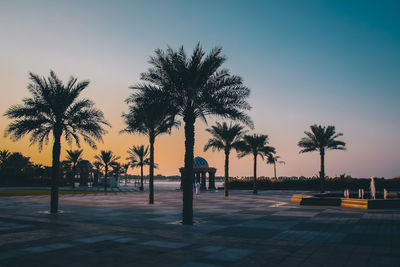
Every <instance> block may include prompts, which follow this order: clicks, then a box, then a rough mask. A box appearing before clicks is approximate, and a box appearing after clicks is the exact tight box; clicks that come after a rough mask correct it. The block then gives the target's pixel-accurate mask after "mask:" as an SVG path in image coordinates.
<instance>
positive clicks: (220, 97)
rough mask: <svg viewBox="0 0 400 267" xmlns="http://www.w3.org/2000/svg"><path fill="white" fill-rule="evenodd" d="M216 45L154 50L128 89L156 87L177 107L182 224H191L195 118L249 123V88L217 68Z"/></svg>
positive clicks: (219, 59) (218, 51)
mask: <svg viewBox="0 0 400 267" xmlns="http://www.w3.org/2000/svg"><path fill="white" fill-rule="evenodd" d="M221 52H222V49H221V48H219V47H217V48H214V49H212V50H211V52H210V53H208V54H207V55H206V53H205V52H204V51H203V49H202V48H201V46H200V44H197V46H196V47H195V49H194V51H193V53H192V55H190V56H187V54H186V52H185V51H184V49H183V47H181V48H180V49H178V50H174V49H172V48H168V49H167V50H166V51H163V50H161V49H157V50H156V51H155V56H153V57H151V58H150V61H149V63H150V64H151V65H152V66H151V68H150V69H149V70H148V71H147V72H145V73H142V74H141V79H142V81H143V83H141V84H137V85H135V86H133V87H132V88H134V89H137V90H140V91H147V90H150V89H151V90H160V91H163V92H166V93H167V94H168V95H169V98H170V103H171V104H172V106H174V107H175V108H176V109H177V112H176V114H177V115H178V116H181V117H182V119H183V122H184V128H185V166H184V174H183V211H182V223H183V224H192V223H193V191H192V182H193V177H194V169H193V157H194V156H193V151H194V140H195V139H194V134H195V130H194V125H195V122H196V119H198V118H201V119H202V120H204V121H206V116H208V115H219V116H222V117H225V118H230V119H233V120H240V121H242V122H244V123H246V124H248V125H250V126H252V122H251V120H250V118H249V117H248V116H247V115H246V114H245V113H244V111H246V110H249V109H250V105H249V104H248V103H247V101H246V99H247V97H248V96H249V93H250V90H249V89H248V88H247V87H246V86H244V85H243V82H242V79H241V78H240V77H238V76H235V75H230V74H229V71H228V70H226V69H221V66H222V64H223V63H224V62H225V60H226V58H225V57H224V56H223V55H221Z"/></svg>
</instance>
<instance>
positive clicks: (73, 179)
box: [71, 166, 77, 188]
mask: <svg viewBox="0 0 400 267" xmlns="http://www.w3.org/2000/svg"><path fill="white" fill-rule="evenodd" d="M72 168H73V170H74V175H73V176H72V179H71V180H72V188H75V177H76V173H77V171H76V166H73V167H72Z"/></svg>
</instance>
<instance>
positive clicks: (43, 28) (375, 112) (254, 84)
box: [0, 0, 400, 178]
mask: <svg viewBox="0 0 400 267" xmlns="http://www.w3.org/2000/svg"><path fill="white" fill-rule="evenodd" d="M399 13H400V2H398V1H340V0H337V1H322V0H321V1H294V0H293V1H285V0H283V1H244V0H243V1H232V0H226V1H225V0H213V1H189V0H187V1H179V0H169V1H162V0H160V1H59V0H55V1H54V0H53V1H50V0H49V1H19V0H15V1H1V2H0V36H1V37H0V38H1V41H0V93H1V101H0V112H1V115H2V116H0V131H1V135H0V149H8V150H10V151H12V152H17V151H18V152H22V153H23V154H24V155H26V156H29V157H31V160H32V161H33V162H35V163H41V164H45V165H50V164H51V144H49V145H47V146H46V147H45V148H44V149H43V150H42V151H41V152H39V151H38V146H37V144H36V145H32V146H30V144H29V140H28V138H24V139H22V140H20V141H17V142H13V141H11V140H10V138H6V137H4V136H3V134H2V133H3V131H4V129H5V128H6V126H7V124H9V123H10V122H11V121H10V120H8V119H7V118H6V117H4V116H3V114H4V112H5V111H6V110H7V109H8V108H9V107H10V106H11V105H12V104H18V103H21V100H22V99H23V98H24V97H28V96H29V92H28V90H27V89H26V86H27V84H28V82H29V79H28V73H29V72H34V73H37V74H39V75H41V76H48V75H49V71H50V70H51V69H52V70H54V71H55V72H56V73H57V74H58V76H59V77H60V78H61V79H62V80H64V81H66V80H67V79H68V78H69V77H70V76H71V75H72V76H74V77H77V78H78V80H89V81H90V85H89V87H88V88H87V89H86V90H85V91H84V92H83V93H82V97H86V98H90V99H91V100H93V101H94V102H95V103H96V107H97V108H99V109H101V110H102V111H103V112H104V114H105V118H106V119H107V120H108V121H109V122H110V123H111V124H112V127H111V128H108V129H107V130H108V134H106V135H105V136H104V143H103V144H99V145H98V149H97V150H92V149H91V148H89V147H88V146H86V145H84V146H83V147H82V148H83V149H84V152H83V156H84V158H86V159H89V160H93V156H94V155H95V154H98V153H99V151H100V150H101V149H107V150H112V151H113V152H114V153H115V154H117V155H119V156H121V161H122V162H123V161H124V160H125V157H127V153H126V150H127V149H128V147H130V146H132V145H139V144H147V139H146V138H145V137H143V136H138V135H128V134H119V131H120V130H121V129H123V128H124V125H123V121H122V119H121V113H122V112H126V111H127V105H126V104H125V103H124V100H125V99H126V98H127V97H128V96H129V94H130V93H131V90H130V89H129V88H128V87H129V86H130V85H133V84H135V83H137V82H140V79H139V78H140V73H142V72H145V71H146V70H147V69H148V68H149V67H150V65H149V64H148V60H149V57H150V56H152V55H154V50H155V49H157V48H161V49H166V48H167V47H168V46H171V47H173V48H178V47H179V46H181V45H183V46H184V48H185V50H186V51H187V53H188V54H190V53H191V52H192V50H193V48H194V46H195V45H196V43H197V42H200V43H201V45H202V46H203V48H204V49H205V50H206V51H209V50H210V49H212V48H213V47H215V46H221V47H222V48H223V54H224V55H225V56H226V57H227V61H226V63H225V64H224V67H225V68H228V69H229V70H230V72H231V73H232V74H235V75H239V76H241V77H242V78H243V80H244V84H245V85H246V86H248V87H249V88H250V90H251V95H250V98H249V99H248V101H249V103H250V105H251V106H252V109H251V111H249V115H250V116H251V118H252V119H253V120H254V123H255V129H254V130H249V133H262V134H268V136H269V138H270V139H269V141H270V145H272V146H274V147H275V148H276V150H277V154H278V155H280V156H281V158H282V160H284V161H285V164H282V165H279V166H277V171H278V176H313V175H317V174H318V172H319V164H320V163H319V154H318V152H312V153H305V154H299V150H300V149H299V148H298V147H297V143H298V141H299V140H300V139H301V138H302V137H303V136H304V131H307V130H309V126H310V125H312V124H321V125H334V126H336V130H337V132H341V133H343V137H341V140H343V141H345V142H346V143H347V150H346V151H328V152H327V154H326V173H327V175H329V176H335V175H340V174H343V173H345V174H346V175H351V176H353V177H371V176H378V177H386V178H392V177H398V176H400V164H399V163H400V161H399V158H400V142H399V137H400V119H399V118H400V105H398V101H399V99H400V88H399V87H400V17H399V16H398V14H399ZM215 121H220V122H221V121H222V119H220V118H218V117H211V118H210V119H209V120H208V125H206V124H204V123H203V122H201V121H198V122H196V133H195V134H196V142H195V156H202V157H204V158H206V159H207V161H208V163H209V165H210V166H213V167H216V168H217V175H220V176H222V175H223V168H224V155H223V153H222V152H212V151H209V152H203V147H204V145H205V143H206V142H207V140H208V138H210V135H209V134H208V133H207V132H206V131H205V129H206V128H207V127H209V126H211V125H213V124H214V123H215ZM66 149H76V146H72V147H69V146H68V144H66V143H65V142H63V143H62V150H63V151H62V154H61V159H64V158H65V154H66V153H65V150H66ZM155 149H156V150H155V161H156V162H157V163H158V164H159V168H158V169H157V170H156V174H163V175H177V174H179V171H178V168H179V167H182V166H183V159H184V133H183V127H181V129H179V130H174V131H173V132H172V134H171V135H168V134H167V135H163V136H160V137H159V138H157V139H156V147H155ZM137 172H138V170H132V171H131V173H137ZM230 174H231V176H252V158H251V157H250V156H248V157H245V158H242V159H240V160H239V159H238V158H237V157H236V153H235V152H233V153H231V168H230ZM258 175H260V176H273V167H272V166H271V165H267V164H265V162H261V161H259V164H258Z"/></svg>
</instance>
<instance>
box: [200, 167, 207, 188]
mask: <svg viewBox="0 0 400 267" xmlns="http://www.w3.org/2000/svg"><path fill="white" fill-rule="evenodd" d="M200 189H207V187H206V172H205V171H203V172H201V184H200Z"/></svg>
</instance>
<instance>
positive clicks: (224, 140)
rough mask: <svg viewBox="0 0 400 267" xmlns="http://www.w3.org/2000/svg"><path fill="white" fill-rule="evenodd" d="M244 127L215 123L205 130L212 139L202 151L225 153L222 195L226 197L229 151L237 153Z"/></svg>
mask: <svg viewBox="0 0 400 267" xmlns="http://www.w3.org/2000/svg"><path fill="white" fill-rule="evenodd" d="M243 129H244V127H243V126H241V125H239V124H234V125H232V124H230V125H229V126H228V124H226V122H224V123H223V124H220V123H218V122H217V123H216V125H214V126H211V128H209V129H206V131H207V132H209V133H210V134H211V135H212V136H213V138H211V139H209V140H208V142H207V144H206V145H205V146H204V151H207V150H208V149H209V148H212V151H215V150H218V151H220V150H223V151H224V152H225V183H224V194H225V196H226V197H227V196H228V183H229V154H230V152H231V149H232V148H234V149H236V151H239V148H240V144H241V139H242V137H243V135H244V134H245V132H244V131H243Z"/></svg>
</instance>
